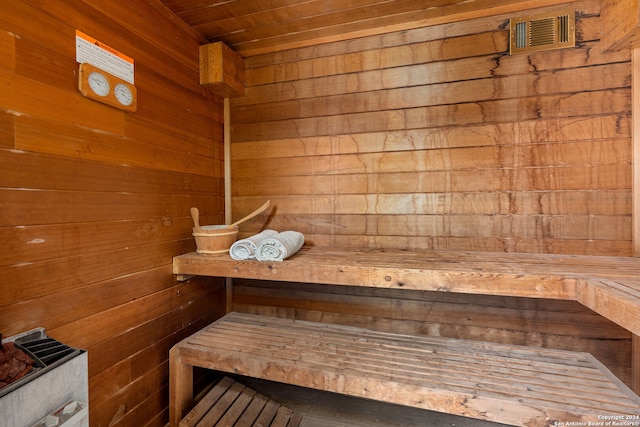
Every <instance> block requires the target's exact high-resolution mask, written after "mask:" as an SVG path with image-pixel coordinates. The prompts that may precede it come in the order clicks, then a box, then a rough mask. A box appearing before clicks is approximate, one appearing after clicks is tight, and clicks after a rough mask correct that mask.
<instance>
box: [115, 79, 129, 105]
mask: <svg viewBox="0 0 640 427" xmlns="http://www.w3.org/2000/svg"><path fill="white" fill-rule="evenodd" d="M113 94H114V95H115V96H116V99H117V100H118V102H119V103H120V104H122V105H131V103H132V102H133V93H131V89H129V86H127V85H125V84H122V83H118V84H117V85H116V87H115V88H113Z"/></svg>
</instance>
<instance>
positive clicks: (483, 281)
mask: <svg viewBox="0 0 640 427" xmlns="http://www.w3.org/2000/svg"><path fill="white" fill-rule="evenodd" d="M174 273H175V274H178V275H179V277H180V276H188V275H206V276H220V277H230V278H244V279H259V280H273V281H287V282H303V283H320V284H330V285H345V286H366V287H380V288H397V289H418V290H429V291H438V292H459V293H471V294H486V295H502V296H514V297H529V298H551V299H564V300H574V301H578V302H580V303H582V304H583V305H585V306H587V307H588V308H590V309H592V310H594V311H595V312H597V313H599V314H600V315H602V316H604V317H606V318H608V319H610V320H612V321H613V322H615V323H617V324H618V325H620V326H622V327H624V328H626V329H627V330H629V331H631V332H632V333H633V334H635V335H640V280H639V278H640V260H638V259H637V258H630V257H629V258H627V257H595V256H569V255H540V254H511V253H483V252H454V251H404V250H350V249H332V248H303V250H301V251H300V252H299V253H297V254H296V255H295V256H294V257H292V258H289V259H287V260H286V261H284V262H258V261H235V260H233V259H231V257H229V256H228V255H220V256H204V255H198V254H196V253H191V254H186V255H182V256H179V257H176V258H174ZM240 318H242V319H243V320H242V321H238V319H240ZM248 319H253V320H251V321H249V320H248ZM279 322H284V323H279ZM287 322H288V323H287ZM231 325H233V326H234V328H235V329H229V330H233V332H232V333H230V334H229V335H228V336H226V338H225V336H224V335H225V333H226V332H225V331H227V328H228V327H230V326H231ZM303 325H304V326H303ZM303 327H304V328H309V329H308V330H307V331H306V332H305V333H309V334H314V335H313V336H314V337H317V339H315V340H307V339H304V338H303V337H302V336H301V335H297V334H298V332H295V331H299V330H300V329H299V328H303ZM242 330H246V331H247V333H249V334H255V335H248V336H247V337H246V338H244V339H242V340H241V339H237V337H243V335H242V334H241V331H242ZM287 330H291V331H292V332H291V334H292V335H288V333H286V331H287ZM325 333H326V335H325ZM218 334H220V335H218ZM281 336H282V338H281ZM296 337H297V338H296ZM347 337H351V338H347ZM192 338H194V339H195V340H196V341H191V339H187V340H185V341H183V342H182V343H180V344H179V345H177V346H176V347H175V348H174V349H173V350H172V355H171V367H172V368H171V411H172V414H171V420H172V423H175V422H176V420H179V418H178V417H180V416H181V415H182V414H184V410H185V409H187V408H188V406H189V405H190V398H191V397H190V392H189V391H188V390H187V389H188V388H189V384H191V382H190V381H191V380H190V375H191V374H190V369H191V368H190V367H191V366H203V367H207V368H211V369H217V370H223V371H225V370H226V371H228V372H238V373H243V374H245V375H250V376H256V377H259V378H264V379H268V380H274V381H282V382H286V383H291V384H296V385H302V386H305V387H312V388H319V389H322V390H329V391H336V392H340V393H345V394H350V395H353V396H361V397H368V398H372V399H378V400H384V401H389V402H394V403H399V404H403V405H409V406H417V407H421V408H425V409H433V410H437V411H443V412H448V413H453V414H458V415H463V416H467V417H476V418H481V419H487V420H493V421H497V422H502V423H507V424H512V425H525V424H526V423H528V422H529V421H531V420H533V421H531V422H532V423H533V424H527V425H549V424H551V425H553V422H554V421H558V422H566V421H574V420H585V422H588V421H592V422H596V423H597V422H600V421H603V420H602V419H598V417H603V416H608V415H612V414H614V413H615V414H620V415H623V416H627V415H628V416H637V415H640V407H639V406H638V396H636V395H635V394H634V393H633V392H631V391H630V390H629V389H628V388H627V387H626V386H624V385H623V384H622V383H621V382H620V381H619V380H618V379H617V378H616V377H615V376H613V375H612V374H611V373H610V372H609V371H608V369H607V368H606V367H604V366H602V365H601V364H600V363H599V362H598V361H597V360H595V359H594V358H593V357H592V356H590V355H588V354H584V353H574V352H564V351H556V350H548V349H537V348H536V349H533V348H532V349H528V348H526V347H525V348H523V347H518V346H508V345H498V344H489V343H483V342H468V341H460V340H451V339H443V338H431V337H422V336H421V337H413V336H411V337H407V336H403V335H394V334H386V333H378V332H372V331H366V330H358V329H355V328H348V327H343V326H329V325H324V324H310V323H306V322H292V321H290V320H278V319H271V318H256V317H251V316H249V317H246V316H240V315H239V314H235V313H234V314H232V315H231V316H230V317H226V318H224V319H222V320H221V321H219V322H217V323H215V324H213V325H212V326H211V327H209V328H206V329H205V330H203V331H201V332H200V333H197V334H195V335H194V336H193V337H192ZM229 338H231V341H227V340H228V339H229ZM254 339H255V340H260V341H259V343H260V344H259V345H256V344H252V343H253V340H254ZM345 339H347V340H348V341H344V340H345ZM370 340H372V341H370ZM245 341H246V342H245ZM383 341H384V342H387V343H392V344H391V347H385V346H384V345H383ZM256 342H258V341H256ZM320 342H326V343H331V344H327V345H328V346H329V347H327V348H334V349H336V350H335V352H331V353H322V352H320V353H319V352H318V351H320V350H322V349H323V348H324V347H326V346H325V345H319V344H318V343H320ZM374 343H375V344H374ZM270 345H271V346H272V347H270ZM341 346H343V347H341ZM434 346H436V348H437V350H434ZM340 348H348V349H349V353H341V352H338V349H340ZM263 349H267V350H265V352H264V353H262V352H263ZM382 349H384V351H383V350H382ZM442 349H446V351H444V350H442ZM354 351H355V355H354V353H353V352H354ZM358 351H360V352H362V353H361V355H363V354H365V352H366V355H367V357H368V356H369V355H371V354H374V355H375V358H374V359H372V360H373V361H374V362H375V364H373V365H371V364H370V363H369V364H368V362H366V361H365V360H364V359H362V358H361V359H358V358H356V356H357V355H358V354H360V353H358ZM414 351H417V355H416V354H414V353H412V352H414ZM405 353H406V354H413V355H412V356H407V357H409V358H408V359H407V360H406V361H404V359H402V360H403V361H402V362H399V361H398V359H397V357H401V356H402V355H404V354H405ZM243 355H247V356H246V357H245V356H243ZM418 355H419V356H418ZM309 358H311V362H309V364H308V363H307V361H309ZM365 358H366V357H365ZM281 360H283V362H280V361H281ZM635 360H636V362H635V363H636V365H635V368H636V369H637V368H638V362H637V356H636V359H635ZM354 361H355V362H354ZM431 362H434V363H436V365H432V364H429V363H431ZM358 366H362V368H359V367H358ZM399 366H400V367H401V368H398V369H399V370H396V368H397V367H399ZM434 366H436V367H441V366H446V367H447V369H450V370H449V371H447V373H446V374H443V373H442V372H441V371H439V370H438V369H439V368H438V369H436V368H435V367H434ZM453 366H455V367H456V369H457V370H456V369H454V368H453ZM547 369H548V370H547ZM472 373H473V375H471V374H472ZM594 375H595V376H594ZM461 376H462V377H461ZM466 378H469V381H468V382H467V383H465V379H466ZM347 379H349V381H347ZM507 380H508V381H507ZM332 381H333V382H332ZM347 382H348V383H349V386H347ZM610 393H614V394H610ZM590 396H594V397H595V400H593V401H592V400H591V399H590V398H587V397H590ZM613 396H615V397H613ZM582 401H585V402H590V403H586V406H583V405H582V404H581V403H580V402H582ZM612 405H613V406H612ZM618 405H622V406H618ZM510 408H518V409H514V410H512V409H510ZM616 411H622V412H616ZM594 417H595V418H594ZM632 421H634V420H632ZM635 421H640V420H635ZM173 425H177V424H173Z"/></svg>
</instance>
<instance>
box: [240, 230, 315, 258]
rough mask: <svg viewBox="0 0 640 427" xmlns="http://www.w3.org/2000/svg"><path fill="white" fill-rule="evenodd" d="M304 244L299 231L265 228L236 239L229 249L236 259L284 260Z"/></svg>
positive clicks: (302, 236)
mask: <svg viewBox="0 0 640 427" xmlns="http://www.w3.org/2000/svg"><path fill="white" fill-rule="evenodd" d="M302 245H304V235H303V234H302V233H299V232H297V231H283V232H282V233H278V232H277V231H274V230H264V231H262V232H260V233H258V234H256V235H254V236H251V237H248V238H246V239H241V240H238V241H236V242H235V243H234V244H233V245H231V248H230V249H229V254H230V255H231V258H233V259H235V260H245V259H257V260H258V261H283V260H285V259H286V258H288V257H290V256H291V255H293V254H295V253H296V252H298V251H299V250H300V248H301V247H302Z"/></svg>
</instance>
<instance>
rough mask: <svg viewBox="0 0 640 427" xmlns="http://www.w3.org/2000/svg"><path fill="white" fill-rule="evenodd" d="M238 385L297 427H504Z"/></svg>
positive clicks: (283, 387) (273, 386)
mask: <svg viewBox="0 0 640 427" xmlns="http://www.w3.org/2000/svg"><path fill="white" fill-rule="evenodd" d="M238 381H239V382H241V383H242V384H246V385H247V386H249V387H251V388H252V389H254V390H256V391H258V392H259V393H261V394H263V395H266V396H269V397H270V398H272V399H274V400H276V401H277V402H280V403H282V404H283V405H285V406H286V407H288V408H290V409H292V410H294V411H295V412H296V413H297V414H300V415H302V416H303V419H302V422H301V424H300V427H425V426H433V427H504V426H505V424H498V423H493V422H490V421H483V420H477V419H473V418H466V417H460V416H457V415H451V414H443V413H441V412H433V411H427V410H424V409H418V408H411V407H408V406H401V405H394V404H391V403H385V402H378V401H373V400H369V399H360V398H356V397H351V396H345V395H342V394H336V393H329V392H323V391H319V390H312V389H309V388H304V387H298V386H292V385H289V384H282V383H277V382H272V381H265V380H260V379H257V378H250V377H240V378H239V379H238Z"/></svg>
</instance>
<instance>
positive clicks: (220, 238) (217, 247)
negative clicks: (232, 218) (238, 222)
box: [193, 225, 238, 255]
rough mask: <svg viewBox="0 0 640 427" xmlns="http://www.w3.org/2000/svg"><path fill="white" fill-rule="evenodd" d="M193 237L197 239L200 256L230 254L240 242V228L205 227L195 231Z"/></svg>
mask: <svg viewBox="0 0 640 427" xmlns="http://www.w3.org/2000/svg"><path fill="white" fill-rule="evenodd" d="M193 237H195V238H196V252H198V253H199V254H207V255H212V254H222V253H225V252H228V251H229V248H230V247H231V245H233V243H234V242H235V241H236V240H238V226H234V227H230V228H227V226H226V225H204V226H202V227H200V229H199V230H198V231H196V229H195V228H194V229H193Z"/></svg>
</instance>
